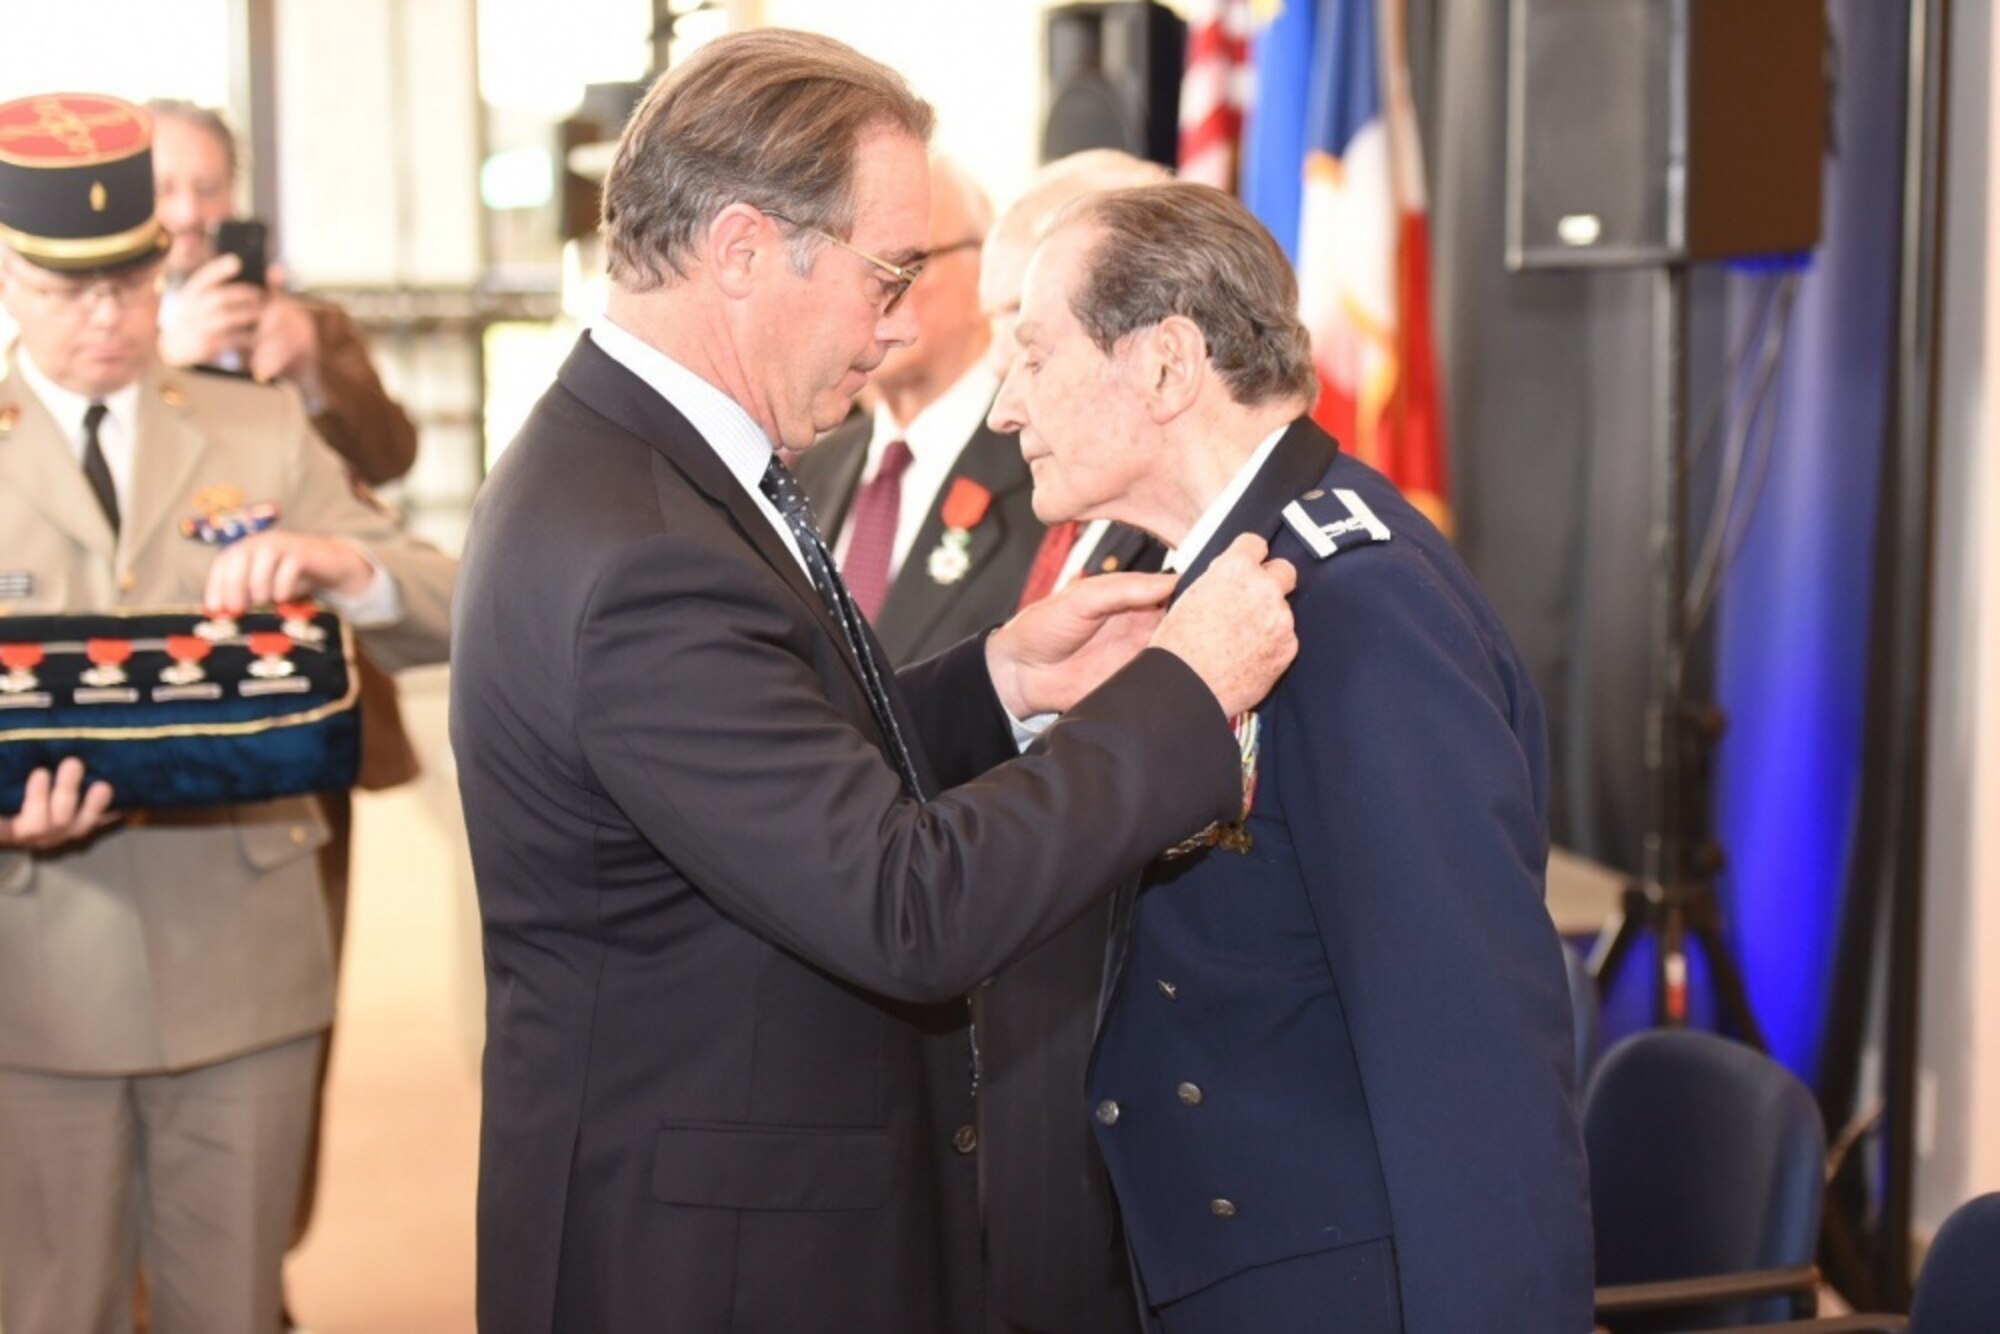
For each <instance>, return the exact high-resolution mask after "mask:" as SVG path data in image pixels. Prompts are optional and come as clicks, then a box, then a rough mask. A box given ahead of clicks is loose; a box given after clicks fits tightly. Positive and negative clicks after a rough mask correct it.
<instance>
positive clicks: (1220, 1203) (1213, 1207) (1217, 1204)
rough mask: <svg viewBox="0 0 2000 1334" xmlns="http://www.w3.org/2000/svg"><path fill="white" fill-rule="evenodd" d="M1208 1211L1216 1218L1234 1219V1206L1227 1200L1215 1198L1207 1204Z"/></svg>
mask: <svg viewBox="0 0 2000 1334" xmlns="http://www.w3.org/2000/svg"><path fill="white" fill-rule="evenodd" d="M1208 1211H1209V1212H1210V1213H1212V1214H1214V1215H1215V1216H1216V1217H1217V1218H1234V1217H1236V1205H1235V1204H1234V1203H1233V1202H1232V1201H1229V1200H1225V1199H1221V1198H1217V1199H1213V1200H1210V1201H1209V1202H1208Z"/></svg>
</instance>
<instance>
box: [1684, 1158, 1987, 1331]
mask: <svg viewBox="0 0 2000 1334" xmlns="http://www.w3.org/2000/svg"><path fill="white" fill-rule="evenodd" d="M1995 1330H2000V1192H1996V1193H1994V1194H1991V1195H1981V1196H1979V1197H1978V1198H1977V1199H1974V1200H1970V1201H1968V1202H1966V1203H1965V1204H1962V1205H1960V1206H1959V1207H1958V1208H1957V1209H1955V1210H1953V1211H1952V1214H1951V1216H1950V1217H1949V1218H1947V1219H1945V1220H1944V1226H1943V1227H1941V1228H1939V1229H1938V1234H1937V1237H1936V1239H1935V1240H1933V1241H1932V1242H1931V1248H1930V1252H1929V1254H1927V1255H1926V1256H1925V1257H1924V1267H1923V1270H1922V1271H1921V1272H1920V1273H1919V1274H1918V1275H1917V1292H1916V1299H1915V1300H1914V1301H1913V1302H1912V1303H1911V1305H1910V1318H1909V1319H1908V1320H1905V1319H1904V1318H1903V1317H1902V1316H1899V1315H1838V1316H1828V1317H1826V1318H1824V1319H1821V1320H1791V1321H1786V1322H1785V1323H1783V1324H1779V1325H1755V1326H1744V1327H1741V1328H1737V1329H1732V1330H1727V1331H1722V1332H1721V1334H1905V1332H1907V1334H1994V1331H1995Z"/></svg>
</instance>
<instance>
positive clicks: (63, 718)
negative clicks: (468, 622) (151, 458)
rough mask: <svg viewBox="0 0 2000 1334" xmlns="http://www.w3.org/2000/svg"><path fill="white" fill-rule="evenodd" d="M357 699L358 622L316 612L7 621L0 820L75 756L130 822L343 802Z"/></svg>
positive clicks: (0, 645) (350, 778) (2, 620)
mask: <svg viewBox="0 0 2000 1334" xmlns="http://www.w3.org/2000/svg"><path fill="white" fill-rule="evenodd" d="M358 692H359V680H358V678H357V676H356V674H355V668H354V644H353V639H352V636H351V634H350V632H349V630H348V628H347V626H346V624H345V623H344V622H342V621H341V619H340V618H339V617H338V616H335V615H334V614H332V613H331V612H328V611H325V610H323V609H321V608H319V607H318V606H316V605H314V604H311V603H295V604H286V605H284V606H282V607H279V608H275V609H268V610H261V611H252V612H247V613H245V614H244V615H242V616H240V617H237V618H235V619H234V620H229V619H221V618H212V617H209V616H207V615H205V614H203V613H201V612H198V611H136V612H123V613H118V614H102V613H78V614H73V615H64V616H0V814H7V815H12V814H14V813H15V812H17V811H19V810H20V809H21V801H22V794H23V789H24V788H25V786H26V784H27V780H28V776H29V775H30V774H31V773H33V772H34V771H35V770H36V769H44V768H45V769H50V770H53V769H54V768H55V766H56V765H57V764H58V763H60V762H61V761H62V760H64V759H66V758H68V757H70V756H72V755H73V756H75V757H77V758H78V759H80V760H82V761H83V764H84V769H85V778H86V781H93V780H96V779H103V780H104V781H105V782H108V783H110V784H111V787H112V793H113V797H112V805H113V807H114V808H115V809H117V810H121V811H138V810H171V809H179V808H188V807H199V806H220V805H228V804H232V803H235V802H247V801H265V800H269V799H271V798H273V797H285V796H293V795H296V794H299V793H304V792H333V791H342V790H345V789H347V788H350V787H352V786H354V778H355V772H356V770H357V768H358V767H359V764H360V758H361V727H360V715H359V713H358V711H357V710H356V708H355V700H356V696H357V694H358Z"/></svg>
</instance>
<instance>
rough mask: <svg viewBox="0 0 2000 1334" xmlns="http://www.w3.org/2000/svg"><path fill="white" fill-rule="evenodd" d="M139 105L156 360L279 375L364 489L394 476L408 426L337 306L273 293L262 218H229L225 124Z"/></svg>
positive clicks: (186, 105) (232, 160) (404, 452)
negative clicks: (154, 251) (155, 262)
mask: <svg viewBox="0 0 2000 1334" xmlns="http://www.w3.org/2000/svg"><path fill="white" fill-rule="evenodd" d="M146 107H147V110H149V111H151V112H152V113H153V120H154V140H153V175H154V190H155V195H156V200H157V207H158V210H159V218H160V223H161V225H162V226H164V227H165V228H166V229H167V234H168V236H169V238H170V239H171V242H172V245H171V248H170V249H169V250H168V251H167V296H166V300H165V301H164V302H162V304H161V313H160V357H161V359H162V360H164V361H165V362H166V363H167V364H168V365H170V366H202V367H207V368H210V369H215V370H225V371H233V372H236V373H238V374H244V375H248V376H250V377H251V378H253V379H256V380H258V381H261V382H265V383H269V382H270V381H273V380H284V381H288V382H290V383H291V384H292V385H293V386H294V387H296V388H297V389H298V391H299V394H300V396H301V397H302V398H304V400H305V405H306V411H307V413H309V414H310V415H311V417H312V422H313V427H314V429H315V430H317V431H318V432H319V433H320V435H321V436H322V437H324V438H325V440H326V442H327V443H328V444H329V445H332V446H333V448H334V450H335V451H336V452H337V453H339V454H340V455H341V457H343V458H345V459H346V460H347V463H348V466H349V467H350V468H352V469H353V470H354V473H355V475H356V476H358V477H360V478H361V480H363V481H365V482H367V483H369V484H370V485H371V486H380V485H381V484H383V483H384V482H389V481H393V480H394V479H396V478H398V477H401V476H402V475H403V474H404V473H406V472H408V471H409V470H410V465H411V464H412V463H414V462H415V461H416V457H417V428H416V427H415V425H413V424H412V423H411V421H410V418H409V415H408V414H407V413H405V412H404V411H403V409H402V408H401V407H400V406H399V405H398V404H397V402H396V400H395V399H393V398H391V397H390V396H389V392H388V390H386V389H384V388H383V387H382V380H381V377H380V376H378V375H377V374H376V373H375V366H374V363H373V362H372V361H370V359H369V356H368V348H367V345H366V344H365V343H364V342H363V341H362V338H361V334H360V331H359V330H358V329H356V328H355V325H354V321H353V320H352V319H351V318H349V316H348V315H347V312H345V311H344V310H342V309H341V308H340V307H339V306H337V305H335V304H334V303H332V302H330V301H320V300H315V299H313V298H309V297H305V296H301V295H299V294H297V293H292V292H287V291H286V290H284V283H283V274H282V272H281V270H280V268H279V266H277V265H268V264H266V263H265V262H264V248H265V247H264V237H263V227H262V225H261V224H258V223H255V222H254V221H253V220H249V219H239V218H237V217H236V174H237V168H238V157H239V154H238V151H237V144H236V136H235V134H234V133H233V132H232V131H231V130H230V127H229V123H228V122H227V121H226V120H224V119H223V118H222V115H221V113H220V112H217V111H214V110H211V109H209V108H207V107H201V106H196V105H195V104H193V103H191V102H178V101H168V100H155V101H152V102H148V103H147V104H146ZM219 240H221V241H229V242H232V243H233V244H232V245H231V246H230V248H229V249H224V248H222V247H220V246H219V245H218V241H219ZM246 261H247V263H248V267H246Z"/></svg>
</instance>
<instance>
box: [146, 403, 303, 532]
mask: <svg viewBox="0 0 2000 1334" xmlns="http://www.w3.org/2000/svg"><path fill="white" fill-rule="evenodd" d="M180 404H181V395H180V390H179V388H178V387H177V386H176V385H175V383H174V380H173V378H172V376H171V375H169V374H167V373H163V372H162V371H161V370H160V368H159V367H158V366H154V367H152V368H150V369H148V370H147V372H146V374H145V376H144V377H143V378H142V379H141V380H140V382H139V407H138V420H137V421H136V422H135V423H133V435H132V439H133V442H134V446H135V448H134V450H133V457H132V486H131V488H130V494H129V495H128V496H127V497H126V500H125V516H124V523H123V524H122V525H121V530H120V535H119V538H118V545H119V548H120V549H121V550H123V551H126V552H128V553H129V552H136V551H143V550H145V549H146V545H147V543H149V542H150V541H151V540H152V539H153V537H154V535H155V534H156V532H157V530H158V529H159V527H160V526H161V525H162V524H163V523H165V522H166V521H167V520H168V519H169V518H171V517H172V516H173V515H174V514H175V513H176V512H177V511H181V512H191V511H192V510H193V508H194V505H193V490H194V487H195V485H196V484H197V482H198V478H197V476H196V473H197V470H198V469H199V468H200V465H201V459H202V455H203V453H204V452H205V451H206V450H207V448H208V442H207V440H206V439H204V438H203V436H202V435H201V434H200V433H199V432H197V431H196V430H195V429H194V428H193V427H192V426H190V425H189V424H188V422H187V419H186V418H185V417H184V416H183V415H182V413H181V407H180ZM271 499H275V497H272V496H245V497H243V501H244V503H245V504H253V505H254V504H256V503H257V502H258V501H262V500H271ZM283 522H284V516H283V515H280V516H279V523H280V524H283Z"/></svg>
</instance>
